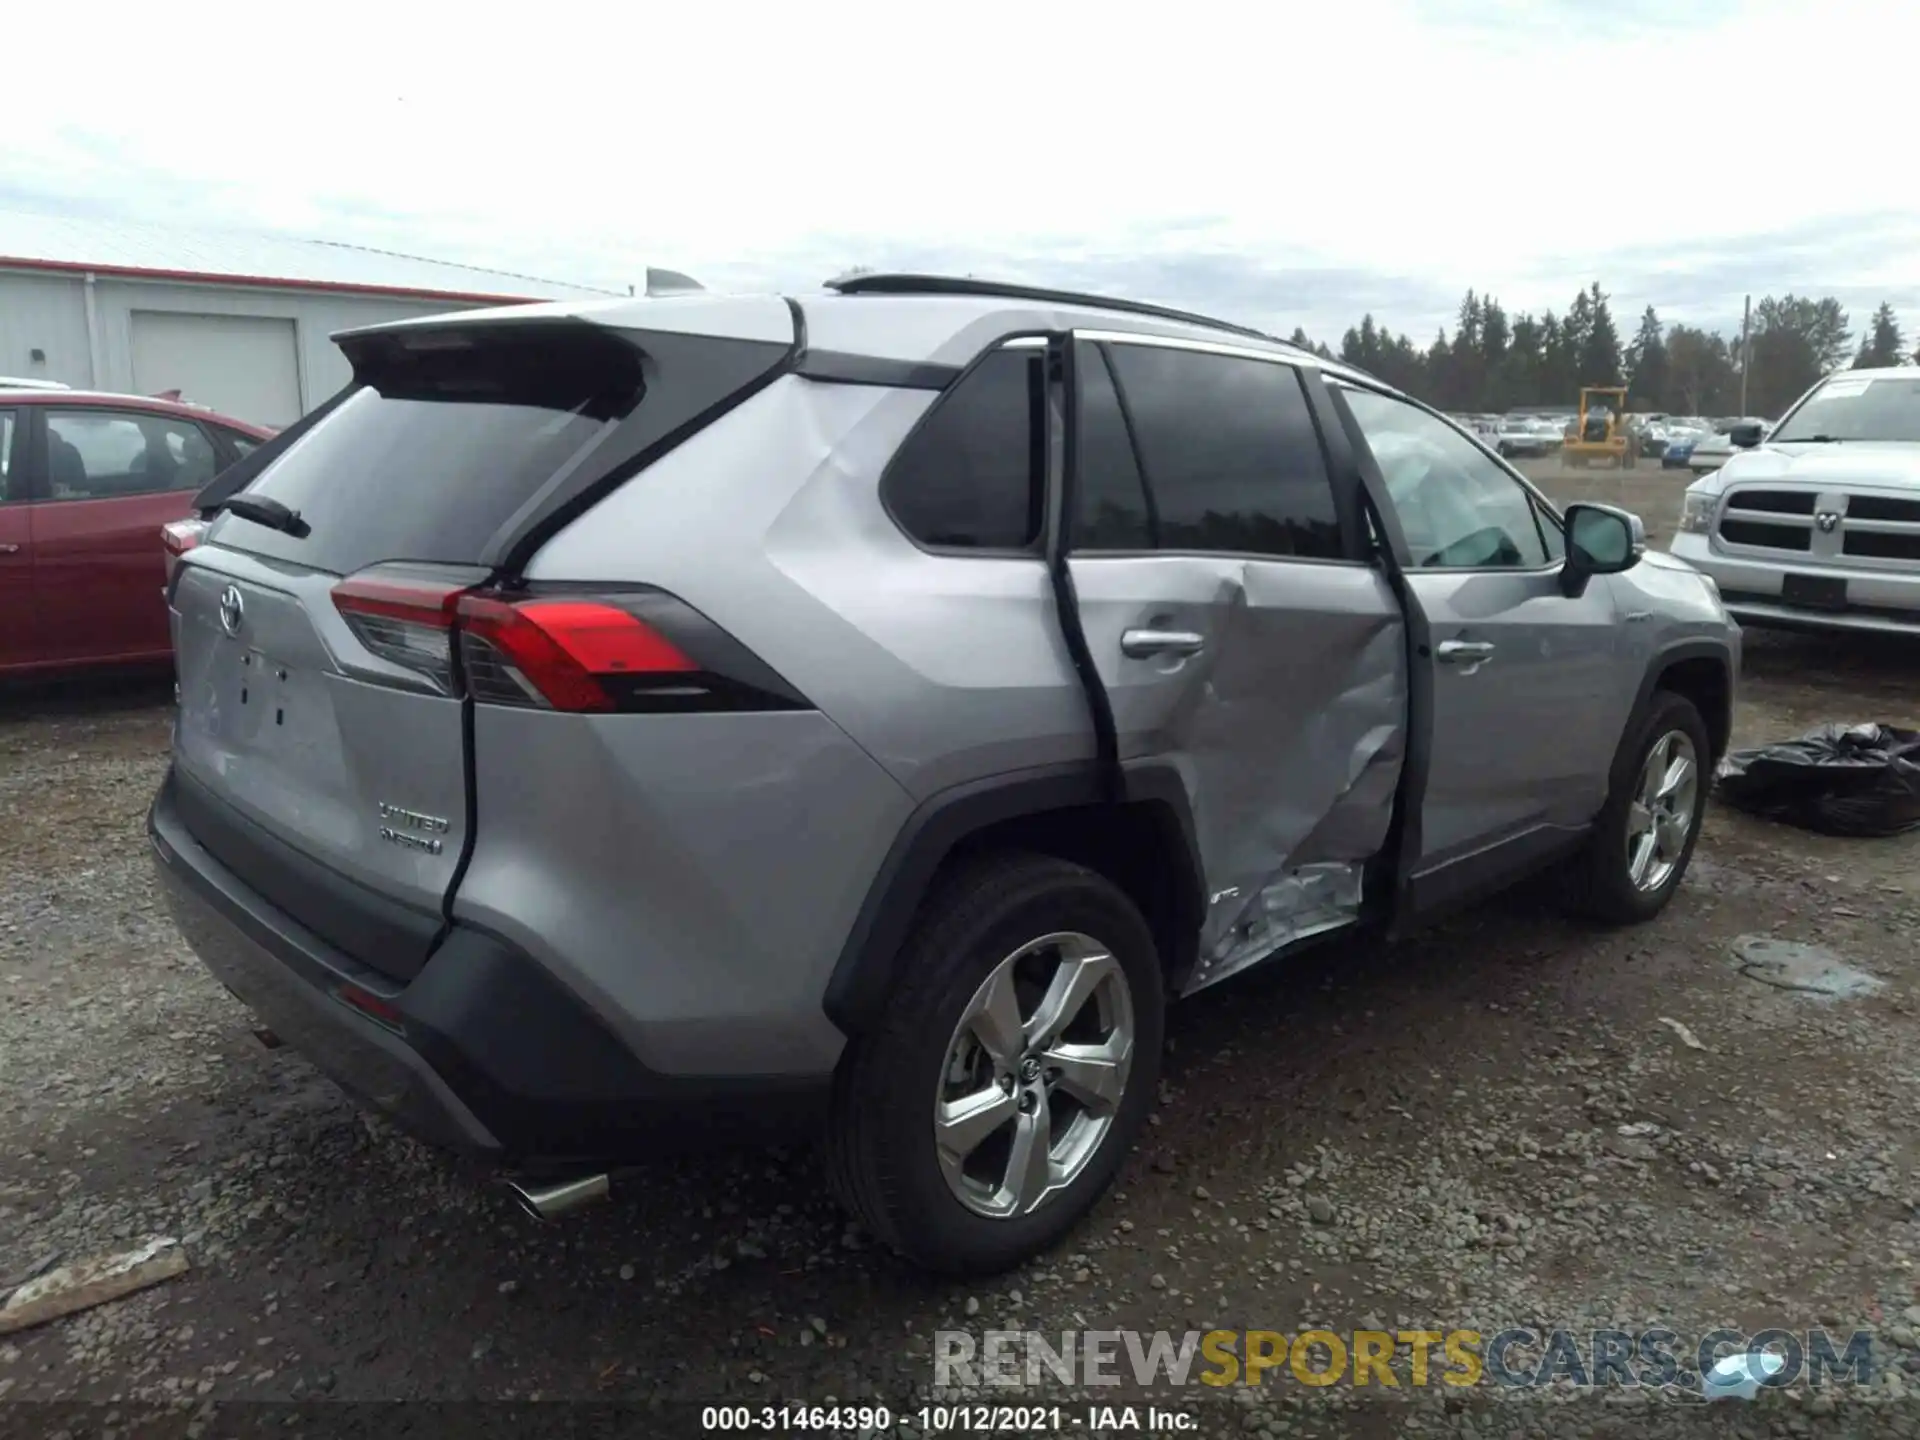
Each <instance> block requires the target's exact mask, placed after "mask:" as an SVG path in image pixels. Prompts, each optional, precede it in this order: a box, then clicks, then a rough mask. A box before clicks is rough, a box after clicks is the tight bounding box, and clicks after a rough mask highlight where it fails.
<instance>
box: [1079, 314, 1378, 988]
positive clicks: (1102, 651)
mask: <svg viewBox="0 0 1920 1440" xmlns="http://www.w3.org/2000/svg"><path fill="white" fill-rule="evenodd" d="M1073 376H1074V391H1075V395H1076V397H1077V400H1078V404H1077V406H1076V407H1075V412H1074V418H1073V431H1072V434H1073V441H1074V443H1073V445H1072V447H1071V460H1070V463H1069V465H1068V469H1069V472H1070V474H1069V479H1068V487H1067V488H1068V498H1067V503H1068V505H1069V506H1070V507H1071V522H1070V525H1069V530H1070V534H1071V537H1072V544H1071V546H1070V561H1069V572H1070V575H1071V578H1072V598H1073V604H1074V608H1075V610H1076V611H1077V623H1078V625H1079V627H1080V629H1081V630H1082V631H1083V632H1084V635H1085V640H1086V646H1087V649H1088V651H1089V652H1090V654H1091V656H1092V661H1093V669H1094V670H1095V671H1096V672H1097V678H1098V683H1099V685H1100V687H1101V689H1102V690H1103V692H1104V694H1103V696H1102V697H1101V699H1100V702H1099V704H1098V705H1097V706H1096V709H1098V708H1100V707H1102V706H1103V707H1104V708H1105V709H1106V710H1107V711H1108V712H1109V713H1110V715H1111V724H1112V727H1113V735H1112V746H1113V749H1114V752H1115V757H1116V760H1117V762H1118V764H1119V765H1120V766H1121V768H1122V769H1123V770H1124V769H1125V768H1126V767H1127V766H1128V765H1129V763H1138V762H1143V761H1152V762H1155V763H1170V764H1171V765H1172V767H1173V768H1174V769H1175V770H1177V771H1178V773H1179V774H1180V776H1181V778H1182V780H1183V782H1184V784H1185V787H1186V798H1187V803H1188V806H1189V808H1190V811H1191V815H1192V822H1193V833H1194V844H1195V847H1196V848H1197V850H1198V852H1199V855H1198V860H1199V868H1200V871H1201V875H1202V879H1203V883H1204V886H1205V906H1204V915H1203V919H1202V925H1201V933H1200V936H1199V944H1198V953H1197V957H1196V963H1195V964H1194V966H1193V968H1192V970H1191V972H1190V973H1189V974H1188V975H1187V976H1186V977H1185V978H1184V982H1183V984H1184V988H1185V989H1186V990H1189V991H1191V990H1194V989H1198V988H1200V987H1202V986H1204V985H1210V984H1212V983H1214V982H1215V981H1218V980H1221V979H1224V978H1225V977H1226V976H1228V975H1230V974H1233V973H1235V972H1236V971H1239V970H1242V969H1244V968H1246V967H1247V966H1248V965H1251V964H1253V963H1255V962H1256V961H1258V960H1260V959H1262V958H1264V957H1266V956H1267V955H1270V954H1272V953H1274V952H1275V951H1277V950H1279V949H1281V948H1283V947H1285V946H1287V945H1289V944H1291V943H1292V942H1294V941H1296V940H1301V939H1305V938H1307V937H1308V936H1310V935H1314V934H1319V933H1321V932H1324V931H1326V930H1330V929H1334V928H1337V927H1339V926H1342V925H1346V924H1350V923H1352V922H1353V921H1355V920H1357V919H1358V918H1359V917H1360V907H1361V900H1362V875H1363V870H1364V867H1365V866H1366V865H1367V863H1368V862H1369V861H1371V860H1372V859H1373V858H1374V857H1375V856H1376V855H1377V854H1379V852H1380V851H1381V850H1382V848H1383V847H1384V846H1385V845H1386V843H1387V840H1388V836H1389V833H1390V831H1391V829H1392V824H1393V819H1394V812H1395V803H1396V797H1397V794H1398V791H1399V788H1400V781H1401V774H1402V770H1403V767H1404V764H1405V760H1406V755H1407V741H1408V734H1409V714H1408V644H1407V627H1406V623H1405V619H1404V615H1403V612H1402V606H1401V600H1400V597H1399V596H1398V595H1397V594H1396V593H1395V591H1394V588H1393V586H1392V584H1391V583H1390V580H1389V577H1388V576H1387V574H1386V573H1384V572H1383V570H1382V569H1380V568H1379V567H1377V566H1376V565H1375V564H1373V563H1371V559H1370V556H1369V553H1368V550H1367V547H1366V543H1365V541H1364V538H1363V537H1364V530H1363V525H1362V523H1361V521H1360V511H1359V508H1358V496H1357V488H1356V485H1355V482H1354V480H1353V478H1352V476H1351V474H1350V473H1348V474H1346V475H1337V474H1336V473H1335V467H1334V466H1332V465H1330V464H1329V461H1328V456H1327V451H1326V447H1325V444H1324V442H1323V439H1322V432H1321V427H1320V424H1319V422H1318V420H1317V419H1316V413H1315V404H1316V402H1315V400H1314V398H1313V396H1312V395H1311V393H1310V392H1309V390H1308V389H1307V386H1308V385H1309V384H1318V383H1319V382H1318V380H1317V378H1309V377H1303V376H1302V375H1301V374H1300V373H1299V372H1298V370H1297V368H1296V367H1294V366H1293V365H1290V364H1286V363H1283V358H1282V357H1277V356H1274V355H1272V354H1256V353H1250V352H1242V351H1238V350H1235V349H1233V348H1231V347H1201V346H1193V345H1185V344H1181V343H1178V342H1171V341H1154V340H1148V339H1143V338H1142V337H1137V336H1125V335H1120V334H1110V333H1109V334H1099V335H1093V336H1085V335H1083V336H1082V337H1081V338H1080V339H1079V341H1078V343H1077V344H1076V346H1075V347H1074V355H1073ZM1343 488H1344V490H1345V492H1346V493H1343Z"/></svg>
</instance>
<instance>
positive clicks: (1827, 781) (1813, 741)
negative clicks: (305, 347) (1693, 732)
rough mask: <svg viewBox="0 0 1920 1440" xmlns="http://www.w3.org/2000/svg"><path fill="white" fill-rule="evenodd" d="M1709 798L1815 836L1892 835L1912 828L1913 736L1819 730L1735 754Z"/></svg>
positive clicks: (1919, 760) (1919, 793)
mask: <svg viewBox="0 0 1920 1440" xmlns="http://www.w3.org/2000/svg"><path fill="white" fill-rule="evenodd" d="M1714 794H1715V795H1717V796H1718V797H1719V798H1720V799H1722V800H1724V801H1726V802H1727V804H1729V805H1732V806H1734V807H1735V808H1737V809H1741V810H1745V811H1747V812H1749V813H1750V814H1754V815H1764V816H1765V817H1766V818H1767V819H1769V820H1784V821H1786V822H1787V823H1788V824H1789V825H1799V826H1801V827H1803V828H1804V829H1808V830H1817V831H1819V832H1820V833H1821V834H1823V835H1858V836H1885V835H1899V834H1901V833H1903V832H1905V831H1908V830H1912V829H1914V828H1916V827H1920V731H1914V730H1901V729H1899V728H1897V727H1895V726H1892V725H1822V726H1821V727H1820V728H1819V729H1818V730H1812V731H1809V732H1808V733H1807V734H1805V735H1803V736H1801V737H1800V738H1799V739H1798V740H1783V741H1781V742H1780V743H1779V744H1777V745H1763V746H1761V747H1760V748H1759V749H1757V750H1736V751H1734V752H1733V753H1732V754H1731V755H1729V756H1727V758H1726V759H1725V760H1722V761H1721V762H1720V771H1719V775H1718V777H1717V781H1716V783H1715V786H1714Z"/></svg>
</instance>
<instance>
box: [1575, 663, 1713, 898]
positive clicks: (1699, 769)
mask: <svg viewBox="0 0 1920 1440" xmlns="http://www.w3.org/2000/svg"><path fill="white" fill-rule="evenodd" d="M1711 764H1712V746H1711V743H1710V742H1709V740H1708V738H1707V726H1706V722H1705V721H1703V720H1702V719H1701V718H1700V712H1699V711H1698V710H1697V709H1695V708H1694V705H1693V702H1692V701H1690V700H1688V699H1687V698H1686V697H1685V696H1684V695H1676V694H1674V693H1672V692H1671V691H1667V690H1659V691H1655V692H1654V697H1653V704H1652V705H1651V706H1650V707H1649V709H1648V713H1647V715H1646V717H1645V718H1644V719H1643V720H1642V721H1641V722H1640V726H1639V729H1638V730H1637V731H1636V732H1635V738H1634V742H1633V744H1632V746H1631V747H1630V748H1628V749H1625V750H1623V751H1622V753H1621V757H1620V763H1617V764H1616V766H1615V769H1614V775H1613V784H1612V788H1611V790H1610V791H1609V793H1608V795H1607V802H1606V804H1605V805H1604V806H1602V807H1601V810H1600V816H1599V819H1598V820H1596V821H1595V822H1594V828H1593V833H1592V835H1591V836H1590V837H1589V838H1588V841H1587V845H1586V849H1585V850H1584V851H1583V852H1582V853H1581V855H1580V856H1579V857H1578V858H1577V860H1576V861H1575V862H1574V864H1573V866H1572V869H1571V873H1570V874H1569V876H1568V879H1569V889H1570V892H1571V893H1570V895H1569V898H1570V900H1571V901H1572V903H1573V906H1574V908H1575V909H1576V910H1578V911H1580V912H1581V913H1583V914H1585V915H1587V916H1590V917H1591V918H1593V919H1596V920H1599V921H1601V922H1603V923H1606V924H1613V925H1625V924H1634V923H1637V922H1639V921H1642V920H1651V919H1652V918H1653V917H1654V916H1656V915H1658V914H1659V913H1660V912H1661V911H1662V910H1664V909H1666V906H1667V902H1668V901H1669V900H1671V899H1672V898H1673V892H1674V891H1675V890H1677V889H1679V888H1680V879H1681V877H1682V876H1683V875H1685V874H1686V871H1687V862H1688V861H1689V860H1691V859H1692V858H1693V847H1694V844H1695V842H1697V841H1698V840H1699V838H1700V820H1701V817H1702V816H1703V815H1704V814H1705V813H1706V809H1707V789H1708V779H1709V777H1708V774H1707V767H1708V766H1710V765H1711Z"/></svg>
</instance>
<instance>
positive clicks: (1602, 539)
mask: <svg viewBox="0 0 1920 1440" xmlns="http://www.w3.org/2000/svg"><path fill="white" fill-rule="evenodd" d="M1566 519H1567V559H1566V564H1565V565H1564V566H1562V568H1561V571H1560V588H1561V589H1562V590H1563V591H1564V592H1565V593H1566V594H1568V595H1570V596H1571V595H1579V594H1580V593H1582V592H1583V591H1584V590H1585V589H1586V588H1587V581H1588V580H1589V579H1591V578H1592V577H1593V576H1595V575H1618V574H1619V573H1620V572H1621V571H1623V570H1631V569H1632V568H1633V567H1634V566H1635V565H1637V564H1639V563H1640V557H1641V556H1642V555H1644V554H1646V553H1647V527H1646V526H1645V525H1643V524H1641V523H1640V517H1639V516H1638V515H1634V514H1630V513H1629V512H1627V511H1625V510H1618V509H1615V508H1614V507H1613V506H1611V505H1569V506H1568V507H1567V516H1566Z"/></svg>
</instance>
